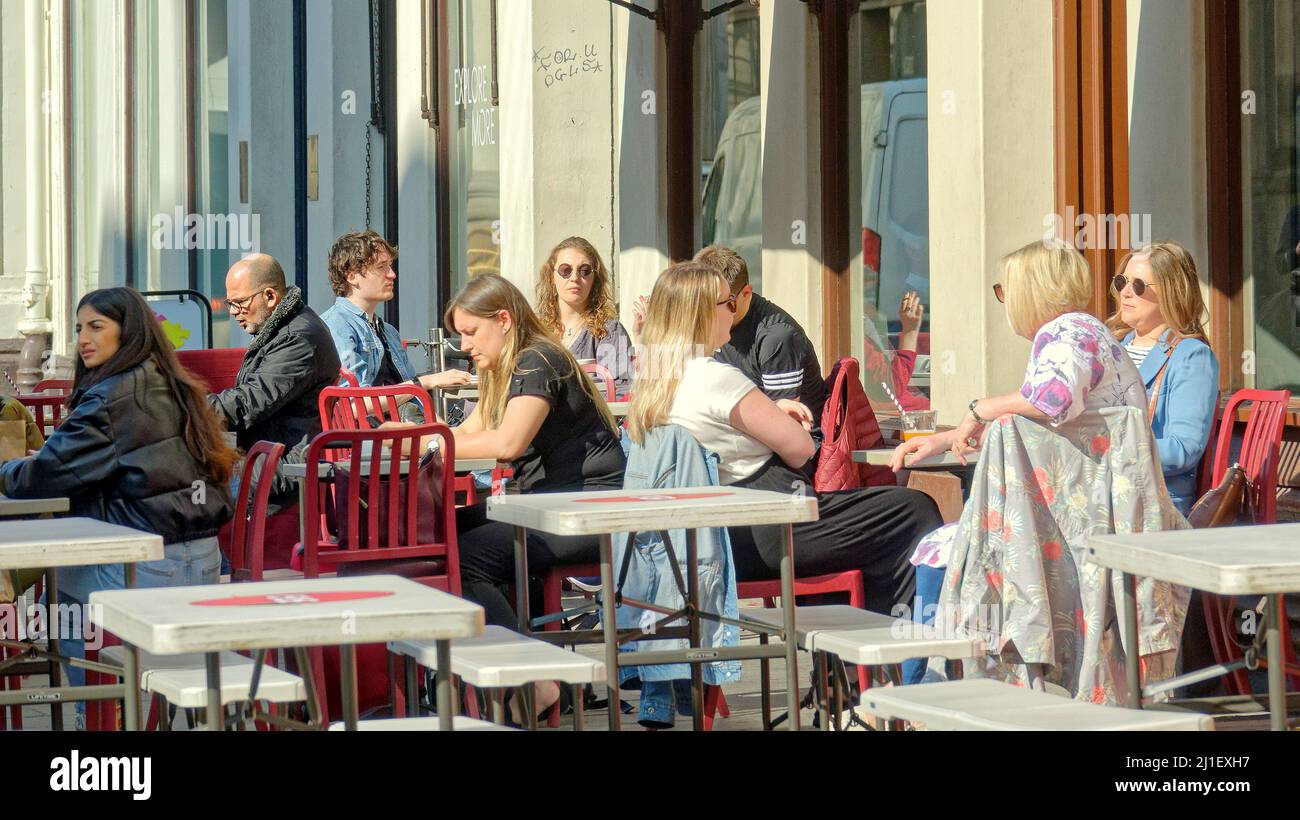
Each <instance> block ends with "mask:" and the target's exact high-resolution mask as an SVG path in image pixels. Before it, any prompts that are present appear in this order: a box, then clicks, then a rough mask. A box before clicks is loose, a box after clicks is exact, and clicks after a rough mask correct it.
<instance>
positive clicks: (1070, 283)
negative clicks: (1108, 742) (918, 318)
mask: <svg viewBox="0 0 1300 820" xmlns="http://www.w3.org/2000/svg"><path fill="white" fill-rule="evenodd" d="M994 294H995V295H996V297H997V298H998V300H999V301H1004V302H1005V304H1006V309H1007V318H1008V320H1009V322H1010V324H1011V327H1012V329H1013V330H1014V331H1015V332H1016V333H1017V334H1018V335H1020V336H1023V337H1025V338H1027V339H1029V340H1031V341H1032V342H1033V347H1032V352H1031V354H1030V359H1029V363H1028V366H1027V367H1026V370H1025V378H1024V382H1023V384H1022V385H1021V387H1020V388H1019V389H1018V390H1016V391H1014V392H1012V393H1008V394H1006V395H1003V396H994V397H990V398H983V399H978V400H975V401H972V402H971V403H970V405H969V408H968V411H967V413H966V415H965V417H964V418H963V420H962V422H961V424H960V425H959V426H958V427H957V428H956V429H955V430H952V431H950V432H947V433H940V434H937V435H934V436H928V437H925V438H919V439H912V440H911V441H908V442H905V443H904V444H903V445H901V446H900V447H899V448H898V450H897V451H896V452H895V454H894V460H893V467H894V469H895V470H898V469H901V468H902V467H903V466H904V462H905V460H906V459H910V458H912V457H924V456H926V455H932V454H936V453H941V452H943V451H944V450H952V451H953V452H954V453H956V454H957V455H958V456H959V457H960V458H961V459H962V460H963V461H964V460H965V459H966V457H967V456H968V455H973V454H975V453H978V455H979V464H978V466H977V468H976V470H975V477H974V480H973V482H972V485H971V494H970V498H969V500H968V501H967V502H966V506H965V508H964V510H963V512H962V516H961V519H960V520H959V521H958V522H956V523H955V524H951V525H948V526H945V527H943V528H941V529H939V530H938V531H936V532H934V533H932V534H931V535H930V536H927V537H926V538H925V539H923V540H922V542H921V543H920V545H918V547H917V550H916V553H915V554H914V556H913V558H912V563H913V564H914V565H916V567H917V586H918V594H919V595H920V596H921V598H922V602H923V604H928V605H933V604H934V603H935V588H936V587H938V586H940V585H941V587H942V592H941V594H939V596H938V607H937V610H938V612H937V619H938V620H937V624H938V626H939V627H940V628H942V629H945V630H947V629H952V628H958V629H961V630H964V631H967V632H974V633H976V634H979V635H982V636H983V637H984V638H985V639H986V643H987V646H988V652H989V654H988V655H987V656H986V658H984V659H983V662H975V663H969V664H967V674H968V675H980V676H989V677H996V678H1000V679H1003V680H1007V681H1010V682H1013V683H1017V684H1019V685H1024V686H1033V687H1035V688H1048V685H1052V686H1053V687H1054V688H1055V687H1059V688H1060V689H1064V690H1065V691H1067V692H1068V693H1069V694H1070V695H1071V696H1072V697H1077V698H1080V699H1084V700H1090V701H1093V702H1098V703H1116V702H1120V701H1122V700H1123V698H1124V696H1125V695H1126V690H1125V679H1124V651H1125V647H1124V646H1123V644H1122V642H1121V640H1120V638H1119V634H1118V625H1117V623H1118V622H1117V619H1116V617H1115V612H1114V607H1115V604H1114V601H1115V600H1117V599H1118V597H1119V596H1118V583H1119V580H1118V576H1115V577H1112V575H1111V573H1110V572H1109V571H1107V570H1104V569H1102V568H1100V567H1097V566H1095V565H1091V564H1088V563H1087V562H1086V561H1085V559H1084V555H1085V547H1086V543H1087V539H1088V537H1089V536H1090V535H1095V534H1100V533H1105V532H1135V531H1147V532H1149V531H1155V530H1162V529H1181V528H1185V527H1186V526H1187V523H1186V521H1185V520H1184V519H1183V517H1182V516H1181V515H1180V514H1179V513H1178V511H1177V510H1176V509H1175V508H1174V506H1173V504H1172V502H1171V500H1170V498H1169V493H1168V491H1167V490H1166V488H1165V484H1164V479H1163V477H1162V475H1161V471H1160V463H1159V453H1158V450H1157V449H1156V447H1155V446H1154V440H1153V438H1152V435H1151V429H1150V426H1149V425H1148V424H1147V421H1146V410H1147V399H1146V393H1145V389H1144V387H1143V384H1142V379H1141V377H1140V376H1139V374H1138V371H1137V368H1136V367H1135V366H1134V365H1133V362H1132V360H1131V359H1130V358H1129V357H1128V355H1127V354H1125V352H1124V351H1123V349H1122V348H1121V347H1120V346H1119V344H1118V343H1117V342H1116V339H1115V336H1114V334H1112V333H1111V332H1109V331H1108V330H1107V328H1106V326H1105V325H1104V324H1102V322H1101V321H1099V320H1098V319H1097V318H1095V317H1094V316H1092V315H1090V314H1088V313H1086V312H1085V311H1086V309H1087V306H1088V303H1089V297H1090V295H1091V275H1090V273H1089V270H1088V264H1087V262H1086V261H1085V260H1084V259H1083V257H1082V256H1081V255H1080V254H1079V252H1078V251H1076V250H1075V249H1074V248H1072V247H1070V246H1069V245H1066V244H1063V243H1057V242H1034V243H1032V244H1030V245H1026V246H1025V247H1024V248H1021V249H1020V250H1018V251H1016V252H1014V253H1012V254H1010V255H1009V256H1007V257H1006V258H1004V259H1003V260H1002V281H1001V282H1000V283H999V284H998V285H995V286H994ZM939 573H942V576H940V575H939ZM927 589H928V590H929V591H928V596H929V599H928V600H926V597H927ZM1138 592H1139V595H1138V605H1139V616H1140V619H1141V630H1140V634H1139V644H1140V647H1139V652H1140V654H1141V655H1142V659H1143V666H1144V668H1145V670H1146V675H1147V680H1148V682H1149V681H1151V680H1157V679H1160V678H1163V677H1167V676H1169V675H1170V674H1172V673H1173V669H1174V661H1175V659H1176V656H1177V648H1178V643H1179V637H1180V635H1181V630H1182V624H1183V617H1184V615H1185V613H1186V607H1187V599H1188V591H1187V590H1186V589H1185V588H1182V587H1175V586H1172V585H1170V584H1165V583H1161V582H1155V581H1152V580H1150V579H1143V580H1142V581H1141V582H1140V584H1139V589H1138ZM927 620H928V619H927ZM909 672H911V674H910V675H909V681H912V682H914V681H915V680H916V679H917V678H918V677H919V675H918V674H917V672H918V670H917V668H916V666H915V665H913V666H912V668H911V669H910V670H909Z"/></svg>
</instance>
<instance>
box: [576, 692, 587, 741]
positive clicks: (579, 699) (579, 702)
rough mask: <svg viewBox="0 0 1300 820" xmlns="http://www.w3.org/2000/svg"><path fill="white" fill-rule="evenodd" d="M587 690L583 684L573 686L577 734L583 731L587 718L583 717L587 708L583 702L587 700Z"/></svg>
mask: <svg viewBox="0 0 1300 820" xmlns="http://www.w3.org/2000/svg"><path fill="white" fill-rule="evenodd" d="M586 688H587V687H586V686H584V685H583V684H581V683H575V684H573V687H572V692H573V731H575V732H581V731H582V724H583V718H584V717H585V716H584V715H583V710H584V708H585V707H586V704H584V703H583V701H584V700H586Z"/></svg>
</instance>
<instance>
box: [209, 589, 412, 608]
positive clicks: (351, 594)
mask: <svg viewBox="0 0 1300 820" xmlns="http://www.w3.org/2000/svg"><path fill="white" fill-rule="evenodd" d="M392 594H393V593H392V592H391V591H385V590H365V591H362V590H356V591H339V592H277V593H273V594H270V595H232V596H231V597H229V598H209V599H207V600H206V601H191V602H190V604H191V605H192V606H281V605H284V604H332V603H336V602H338V601H364V600H366V599H367V598H383V597H385V596H388V595H392Z"/></svg>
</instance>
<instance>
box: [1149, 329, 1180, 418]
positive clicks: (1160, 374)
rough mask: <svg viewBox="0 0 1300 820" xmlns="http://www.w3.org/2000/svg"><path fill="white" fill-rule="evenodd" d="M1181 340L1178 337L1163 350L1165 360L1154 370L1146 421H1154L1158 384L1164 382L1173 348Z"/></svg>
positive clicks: (1157, 400)
mask: <svg viewBox="0 0 1300 820" xmlns="http://www.w3.org/2000/svg"><path fill="white" fill-rule="evenodd" d="M1181 341H1182V339H1181V338H1180V339H1178V341H1176V342H1174V343H1173V344H1171V345H1170V346H1169V347H1168V348H1167V349H1166V350H1165V360H1164V362H1163V363H1162V364H1161V365H1160V370H1158V371H1156V380H1155V382H1154V383H1153V384H1152V385H1151V398H1150V399H1149V400H1148V401H1147V421H1148V422H1150V421H1154V420H1155V417H1156V404H1157V403H1159V401H1160V385H1161V383H1162V382H1164V380H1165V371H1166V370H1167V369H1168V368H1169V360H1170V359H1171V358H1173V355H1174V348H1175V347H1178V342H1181Z"/></svg>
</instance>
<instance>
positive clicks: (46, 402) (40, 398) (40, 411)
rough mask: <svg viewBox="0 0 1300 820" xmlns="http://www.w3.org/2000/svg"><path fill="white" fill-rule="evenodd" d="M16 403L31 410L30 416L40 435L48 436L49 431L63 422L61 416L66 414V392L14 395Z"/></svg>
mask: <svg viewBox="0 0 1300 820" xmlns="http://www.w3.org/2000/svg"><path fill="white" fill-rule="evenodd" d="M15 398H17V399H18V403H19V404H21V405H22V406H23V407H26V408H27V409H28V410H29V411H31V414H32V418H33V420H35V422H36V426H37V427H38V428H40V431H41V435H43V436H48V435H49V434H50V432H51V431H53V430H54V429H55V428H56V427H58V426H59V425H60V424H62V423H63V417H64V416H66V415H67V414H68V408H67V401H68V397H67V395H66V394H60V393H45V394H40V395H38V394H35V393H29V394H26V395H21V396H16V397H15Z"/></svg>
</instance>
